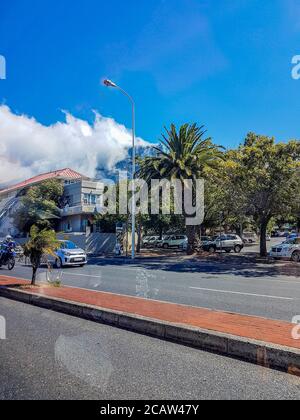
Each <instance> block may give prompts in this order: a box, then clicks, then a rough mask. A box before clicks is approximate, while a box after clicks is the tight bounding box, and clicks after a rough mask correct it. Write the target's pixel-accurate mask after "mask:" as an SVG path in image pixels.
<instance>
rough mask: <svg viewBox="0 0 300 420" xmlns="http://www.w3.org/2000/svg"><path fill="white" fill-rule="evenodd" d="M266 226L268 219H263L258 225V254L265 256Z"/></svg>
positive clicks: (266, 252)
mask: <svg viewBox="0 0 300 420" xmlns="http://www.w3.org/2000/svg"><path fill="white" fill-rule="evenodd" d="M267 228H268V221H266V220H264V221H262V222H261V225H260V256H261V257H267V256H268V250H267Z"/></svg>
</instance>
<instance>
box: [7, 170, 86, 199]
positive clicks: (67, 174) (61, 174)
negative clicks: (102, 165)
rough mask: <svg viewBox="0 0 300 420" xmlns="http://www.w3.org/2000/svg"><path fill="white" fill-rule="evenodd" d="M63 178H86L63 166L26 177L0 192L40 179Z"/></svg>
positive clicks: (30, 183) (30, 184) (27, 184)
mask: <svg viewBox="0 0 300 420" xmlns="http://www.w3.org/2000/svg"><path fill="white" fill-rule="evenodd" d="M54 178H58V179H64V180H75V179H87V177H86V176H84V175H81V174H80V173H79V172H76V171H73V169H70V168H65V169H60V170H58V171H54V172H48V173H46V174H41V175H37V176H35V177H33V178H30V179H27V180H26V181H23V182H19V183H18V184H15V185H12V186H11V187H8V188H6V189H5V190H0V194H4V193H8V192H12V191H16V190H19V189H22V188H25V187H30V186H32V185H34V184H38V183H40V182H42V181H47V180H49V179H54Z"/></svg>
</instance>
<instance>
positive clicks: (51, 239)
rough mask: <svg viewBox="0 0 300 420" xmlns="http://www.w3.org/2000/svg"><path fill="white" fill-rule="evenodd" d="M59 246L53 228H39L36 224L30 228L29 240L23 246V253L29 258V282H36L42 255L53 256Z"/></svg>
mask: <svg viewBox="0 0 300 420" xmlns="http://www.w3.org/2000/svg"><path fill="white" fill-rule="evenodd" d="M58 247H59V241H58V240H57V239H56V234H55V232H54V231H53V230H47V229H43V230H40V229H39V228H38V227H37V226H35V225H34V226H32V227H31V230H30V240H29V241H28V242H27V243H26V244H25V246H24V255H25V256H26V257H28V258H29V259H30V262H31V265H32V280H31V284H32V285H33V286H34V285H35V283H36V274H37V270H38V268H39V266H40V265H41V260H42V257H43V255H53V256H55V251H56V250H57V249H58Z"/></svg>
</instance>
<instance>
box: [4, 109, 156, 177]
mask: <svg viewBox="0 0 300 420" xmlns="http://www.w3.org/2000/svg"><path fill="white" fill-rule="evenodd" d="M65 115H66V121H65V122H57V123H55V124H53V125H51V126H45V125H42V124H40V123H39V122H38V121H36V120H35V119H34V118H30V117H28V116H26V115H17V114H15V113H13V112H12V111H11V110H10V108H9V107H7V106H4V105H3V106H0V139H1V141H0V184H5V183H10V182H12V181H19V180H23V179H26V178H30V177H32V176H34V175H36V174H39V173H43V172H48V171H53V170H56V169H62V168H65V167H70V168H72V169H74V170H77V171H79V172H81V173H83V174H84V175H87V176H90V177H94V176H95V175H96V172H97V168H101V169H108V170H112V169H114V167H115V165H116V164H117V163H118V162H120V161H122V160H124V159H125V158H126V157H127V155H128V150H129V148H130V147H131V132H130V130H128V129H127V128H126V127H125V126H123V125H121V124H118V123H117V122H116V121H114V120H113V119H111V118H105V117H103V116H101V115H99V114H98V113H95V119H94V122H93V124H89V123H88V122H86V121H84V120H81V119H79V118H75V117H74V116H73V115H71V114H70V113H68V112H65ZM137 144H138V145H145V146H146V145H147V144H148V143H146V142H145V141H144V140H142V139H140V138H138V139H137Z"/></svg>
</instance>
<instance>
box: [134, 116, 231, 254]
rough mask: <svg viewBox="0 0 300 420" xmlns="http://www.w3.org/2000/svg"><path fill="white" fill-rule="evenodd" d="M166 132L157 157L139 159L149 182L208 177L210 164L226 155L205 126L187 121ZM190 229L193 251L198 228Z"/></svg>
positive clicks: (215, 162)
mask: <svg viewBox="0 0 300 420" xmlns="http://www.w3.org/2000/svg"><path fill="white" fill-rule="evenodd" d="M165 131H166V133H165V134H162V139H161V140H160V144H159V145H158V146H153V150H154V152H155V153H154V154H153V156H147V157H145V158H144V159H142V160H141V161H140V162H139V168H140V169H139V171H138V174H139V176H140V177H142V178H144V179H145V180H146V181H147V182H148V183H150V182H151V179H162V178H165V179H169V180H175V179H179V180H181V181H182V182H184V180H192V181H193V182H195V181H196V179H200V178H203V177H204V174H205V170H206V169H207V168H208V167H216V166H217V163H218V162H219V161H220V159H222V157H223V153H222V151H221V148H220V147H219V146H216V145H215V144H213V142H212V139H211V138H206V139H204V138H203V137H204V135H205V133H206V131H205V130H204V126H201V127H198V126H197V124H192V125H190V124H184V125H183V126H181V127H180V129H179V132H177V129H176V126H175V125H174V124H172V125H171V128H170V129H169V130H168V129H167V128H165ZM184 213H185V212H184ZM184 215H185V216H187V215H186V214H184ZM189 216H190V215H189ZM186 229H187V236H188V252H189V253H190V252H192V250H193V246H194V241H195V227H194V226H186Z"/></svg>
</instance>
